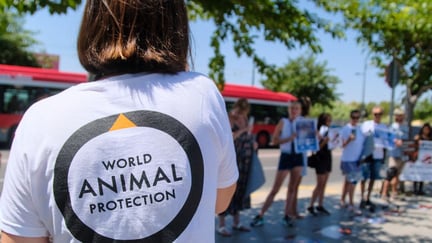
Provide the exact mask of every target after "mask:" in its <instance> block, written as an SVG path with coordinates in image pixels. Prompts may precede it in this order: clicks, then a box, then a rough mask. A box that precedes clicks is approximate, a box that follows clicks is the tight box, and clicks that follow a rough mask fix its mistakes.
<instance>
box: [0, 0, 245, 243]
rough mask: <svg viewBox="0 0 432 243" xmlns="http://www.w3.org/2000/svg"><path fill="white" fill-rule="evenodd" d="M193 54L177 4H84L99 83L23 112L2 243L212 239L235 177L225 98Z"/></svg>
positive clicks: (89, 53)
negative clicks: (197, 67)
mask: <svg viewBox="0 0 432 243" xmlns="http://www.w3.org/2000/svg"><path fill="white" fill-rule="evenodd" d="M189 52H190V50H189V23H188V19H187V11H186V5H185V2H184V1H178V0H176V1H155V0H146V1H141V0H137V1H104V0H103V1H96V0H88V1H86V4H85V7H84V15H83V19H82V23H81V28H80V31H79V37H78V56H79V59H80V62H81V64H82V65H83V67H84V68H85V69H86V70H87V71H88V72H90V73H93V74H95V75H96V77H98V80H97V81H95V82H89V83H84V84H79V85H77V86H74V87H72V88H69V89H67V90H65V91H63V92H61V93H59V94H57V95H55V96H51V97H48V98H45V99H43V100H41V101H39V102H37V103H35V104H34V105H33V106H31V107H30V108H29V109H28V110H27V112H26V113H25V115H24V117H23V119H22V120H21V123H20V125H19V127H18V129H17V130H16V134H15V138H14V141H13V145H12V148H11V150H10V156H9V161H8V167H7V172H6V177H5V181H4V187H3V192H2V197H1V202H0V210H1V229H2V231H3V232H2V235H1V240H2V242H3V243H10V242H32V243H39V242H49V241H50V239H51V240H52V242H59V243H60V242H203V241H205V242H214V239H215V234H214V228H215V220H214V214H215V212H216V213H220V212H223V211H224V210H225V209H226V208H227V206H228V204H229V202H230V200H231V196H232V195H233V193H234V190H235V185H236V181H237V179H238V170H237V164H236V157H235V156H236V155H235V150H234V144H233V137H232V135H231V129H230V125H229V120H228V115H227V112H226V108H225V104H224V101H223V99H222V97H221V94H220V92H219V90H218V89H217V87H216V85H215V84H214V82H213V81H212V80H210V79H208V78H207V77H205V76H204V75H201V74H198V73H193V72H188V71H187V69H188V63H187V61H188V53H189Z"/></svg>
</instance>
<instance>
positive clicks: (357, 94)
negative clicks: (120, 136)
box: [24, 6, 402, 103]
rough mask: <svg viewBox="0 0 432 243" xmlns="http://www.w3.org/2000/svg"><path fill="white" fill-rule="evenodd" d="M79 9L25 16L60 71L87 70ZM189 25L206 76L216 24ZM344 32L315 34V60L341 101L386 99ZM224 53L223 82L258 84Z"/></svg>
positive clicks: (275, 49) (277, 54)
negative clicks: (80, 53) (318, 49)
mask: <svg viewBox="0 0 432 243" xmlns="http://www.w3.org/2000/svg"><path fill="white" fill-rule="evenodd" d="M82 9H83V6H81V7H80V8H79V9H78V10H76V11H69V12H68V13H67V14H66V15H64V14H63V15H50V14H49V13H48V11H46V10H41V11H39V12H36V13H35V14H34V15H29V16H26V18H25V23H24V28H25V29H27V30H31V31H33V32H35V35H34V39H36V40H37V41H39V42H40V44H39V45H37V46H36V47H35V48H33V51H35V52H45V53H48V54H54V55H59V56H60V70H61V71H67V72H78V73H85V70H84V69H83V68H82V67H81V65H80V63H79V61H78V57H77V52H76V39H77V35H78V30H79V25H80V21H81V16H82ZM323 17H329V16H323ZM335 18H336V17H335ZM190 28H191V33H192V59H193V62H194V66H193V71H197V72H201V73H204V74H207V73H208V62H209V60H210V58H211V57H212V55H213V53H212V49H211V47H210V36H211V34H212V31H213V30H214V29H215V27H214V25H212V23H211V22H202V21H200V22H191V23H190ZM346 35H347V38H346V40H335V39H332V38H331V36H330V35H325V34H318V37H319V39H320V45H321V46H322V49H323V52H322V53H320V54H318V56H317V58H318V61H320V62H323V61H325V62H327V67H328V68H329V69H330V74H331V75H334V76H337V77H338V78H339V79H340V80H341V83H340V84H339V85H338V86H337V90H336V92H337V93H340V94H341V96H340V99H341V100H342V101H344V102H359V103H360V102H362V101H363V99H364V101H365V102H366V103H369V102H381V101H388V102H390V101H391V89H390V88H389V87H388V86H387V84H386V83H385V82H384V78H383V77H380V76H379V73H380V72H381V71H380V70H378V69H377V68H375V67H374V66H372V65H371V63H370V59H369V58H368V52H367V49H365V48H364V47H362V46H359V45H358V44H357V43H356V41H355V37H356V36H355V33H354V32H347V33H346ZM254 47H255V49H256V51H257V53H258V54H259V55H260V56H262V57H264V58H265V60H266V61H267V62H269V63H271V64H274V65H277V66H282V65H284V64H287V63H288V61H289V60H290V59H294V58H296V57H298V56H299V55H304V54H306V51H307V49H304V48H303V49H301V50H287V48H285V47H284V46H283V45H281V44H278V43H271V42H264V41H258V42H257V43H256V44H255V46H254ZM222 53H223V54H224V55H225V79H226V82H227V83H235V84H243V85H254V86H257V87H262V85H261V84H260V82H259V81H260V80H261V79H263V78H264V77H263V76H261V75H260V74H258V73H257V72H255V75H253V73H254V68H253V65H252V60H251V59H249V58H247V57H237V55H236V54H235V52H234V50H233V49H232V45H231V43H230V42H229V41H227V42H225V43H223V45H222ZM305 82H307V80H305ZM363 89H364V93H363ZM363 94H364V95H363ZM294 95H295V94H294ZM401 97H402V88H401V87H398V88H396V90H395V102H396V103H398V102H400V99H401Z"/></svg>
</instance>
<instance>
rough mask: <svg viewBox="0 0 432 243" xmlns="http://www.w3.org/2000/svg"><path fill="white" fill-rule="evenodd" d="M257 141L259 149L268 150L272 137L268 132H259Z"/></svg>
mask: <svg viewBox="0 0 432 243" xmlns="http://www.w3.org/2000/svg"><path fill="white" fill-rule="evenodd" d="M256 141H257V143H258V147H260V148H267V147H268V146H269V142H270V136H269V134H268V133H266V132H259V133H258V134H257V136H256Z"/></svg>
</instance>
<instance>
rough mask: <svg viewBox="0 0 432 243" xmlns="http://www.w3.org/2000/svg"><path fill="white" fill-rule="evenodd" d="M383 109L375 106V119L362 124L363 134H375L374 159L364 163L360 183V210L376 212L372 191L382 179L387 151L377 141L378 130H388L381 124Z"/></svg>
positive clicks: (373, 109) (373, 112)
mask: <svg viewBox="0 0 432 243" xmlns="http://www.w3.org/2000/svg"><path fill="white" fill-rule="evenodd" d="M383 113H384V111H383V108H381V107H380V106H375V107H374V108H372V114H373V116H374V118H373V119H372V120H368V121H365V122H363V124H362V128H361V129H362V132H363V134H365V135H366V136H368V135H370V134H373V136H374V139H373V141H374V145H373V152H372V159H371V160H370V161H368V162H367V163H362V164H361V168H362V174H363V180H362V181H361V182H360V191H361V201H360V208H361V209H364V208H366V207H367V208H368V209H369V210H370V211H374V210H375V204H374V203H372V202H371V201H370V197H371V193H372V189H373V186H374V182H375V180H379V179H381V177H380V171H381V167H382V165H383V164H384V158H385V149H384V147H383V146H382V144H381V143H380V141H379V139H377V135H378V131H377V130H387V126H386V125H384V123H382V122H381V118H382V116H383ZM367 180H369V183H368V186H367V188H366V181H367Z"/></svg>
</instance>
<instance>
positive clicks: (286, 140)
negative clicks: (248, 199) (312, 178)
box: [251, 101, 306, 227]
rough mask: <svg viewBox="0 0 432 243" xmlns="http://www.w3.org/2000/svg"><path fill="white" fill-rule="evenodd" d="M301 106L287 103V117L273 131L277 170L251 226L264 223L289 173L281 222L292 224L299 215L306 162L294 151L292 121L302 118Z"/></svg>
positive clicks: (295, 134) (302, 155) (304, 157)
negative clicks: (298, 206) (276, 151)
mask: <svg viewBox="0 0 432 243" xmlns="http://www.w3.org/2000/svg"><path fill="white" fill-rule="evenodd" d="M301 112H302V106H301V104H300V102H298V101H293V102H290V104H289V105H288V113H289V117H288V118H282V119H281V120H280V121H279V123H278V124H277V126H276V129H275V131H274V133H273V138H272V143H273V144H274V145H279V148H280V151H281V155H280V158H279V164H278V170H277V173H276V177H275V181H274V184H273V187H272V189H271V191H270V193H269V194H268V195H267V197H266V200H265V202H264V205H263V206H262V208H261V210H260V212H259V214H258V215H256V216H255V217H254V218H253V220H252V222H251V226H253V227H255V226H261V225H263V224H264V218H263V217H264V214H265V212H266V211H267V209H268V208H269V207H270V206H271V204H272V203H273V200H274V197H275V196H276V194H277V193H278V192H279V189H280V188H281V186H282V183H283V181H284V180H285V178H286V177H287V176H288V174H289V175H290V179H289V183H288V192H287V199H286V203H285V215H284V217H283V219H282V222H283V223H284V224H285V225H287V226H290V227H292V226H294V220H295V219H296V218H300V217H301V216H300V215H299V214H298V212H297V195H298V187H299V186H300V182H301V179H302V171H303V168H304V165H305V163H306V155H305V153H296V151H295V149H294V140H295V138H296V136H297V133H296V132H295V131H294V122H295V120H297V119H302V117H301V116H300V115H301Z"/></svg>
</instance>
